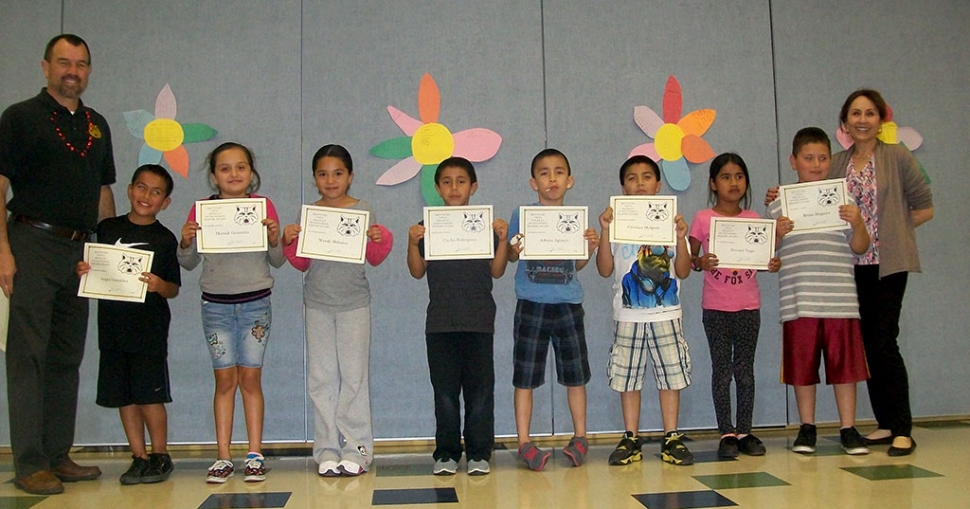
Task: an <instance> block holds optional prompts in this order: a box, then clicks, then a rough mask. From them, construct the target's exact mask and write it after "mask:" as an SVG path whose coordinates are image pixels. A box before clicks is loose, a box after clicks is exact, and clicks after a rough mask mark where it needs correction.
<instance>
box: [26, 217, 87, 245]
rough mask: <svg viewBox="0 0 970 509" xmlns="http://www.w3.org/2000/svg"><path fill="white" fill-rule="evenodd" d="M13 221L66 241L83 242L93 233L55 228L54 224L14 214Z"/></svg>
mask: <svg viewBox="0 0 970 509" xmlns="http://www.w3.org/2000/svg"><path fill="white" fill-rule="evenodd" d="M13 220H14V221H17V222H20V223H26V224H29V225H30V226H33V227H34V228H37V229H39V230H44V231H45V232H50V233H53V234H54V235H57V236H58V237H63V238H65V239H71V240H77V241H82V240H87V238H88V237H90V236H91V232H84V231H80V230H72V229H70V228H64V227H63V226H54V225H52V224H47V223H45V222H43V221H38V220H36V219H31V218H29V217H27V216H25V215H23V214H14V215H13Z"/></svg>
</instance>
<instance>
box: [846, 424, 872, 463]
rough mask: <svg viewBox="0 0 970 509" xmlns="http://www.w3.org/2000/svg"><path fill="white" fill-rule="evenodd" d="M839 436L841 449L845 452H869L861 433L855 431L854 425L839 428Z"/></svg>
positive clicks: (854, 454)
mask: <svg viewBox="0 0 970 509" xmlns="http://www.w3.org/2000/svg"><path fill="white" fill-rule="evenodd" d="M839 438H840V441H841V442H842V450H843V451H845V453H846V454H850V455H852V456H856V455H861V454H869V448H868V447H866V442H865V440H864V439H863V438H862V435H860V434H859V432H858V431H856V429H855V427H854V426H849V427H848V428H842V429H840V430H839Z"/></svg>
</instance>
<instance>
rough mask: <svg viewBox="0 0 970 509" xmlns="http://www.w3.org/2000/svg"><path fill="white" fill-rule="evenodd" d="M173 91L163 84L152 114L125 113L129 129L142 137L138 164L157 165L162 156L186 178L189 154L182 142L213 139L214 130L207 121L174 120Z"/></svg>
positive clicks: (139, 111) (139, 137)
mask: <svg viewBox="0 0 970 509" xmlns="http://www.w3.org/2000/svg"><path fill="white" fill-rule="evenodd" d="M176 109H177V107H176V103H175V94H173V93H172V88H171V87H169V86H168V83H166V84H165V87H163V88H162V90H161V91H160V92H159V93H158V97H156V98H155V114H154V115H152V114H151V113H149V112H147V111H145V110H134V111H126V112H125V123H126V124H128V131H129V132H131V134H132V135H133V136H134V137H135V138H138V139H139V140H144V141H145V144H144V145H142V146H141V151H139V153H138V165H139V166H141V165H143V164H159V163H160V162H161V161H162V157H164V158H165V162H167V163H168V165H169V167H171V168H172V170H174V171H175V172H176V173H178V174H179V175H181V176H183V177H185V178H189V153H188V152H186V150H185V147H184V146H183V145H184V144H185V143H195V142H199V141H206V140H209V139H212V137H214V136H215V135H216V130H215V129H213V128H211V127H209V126H208V125H206V124H182V123H179V122H177V121H176V120H175V112H176Z"/></svg>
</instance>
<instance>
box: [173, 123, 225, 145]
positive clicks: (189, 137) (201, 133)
mask: <svg viewBox="0 0 970 509" xmlns="http://www.w3.org/2000/svg"><path fill="white" fill-rule="evenodd" d="M182 131H184V132H185V139H183V140H182V143H196V142H199V141H206V140H211V139H212V138H214V137H215V135H216V134H218V131H216V130H215V129H213V128H211V127H209V126H208V125H206V124H182Z"/></svg>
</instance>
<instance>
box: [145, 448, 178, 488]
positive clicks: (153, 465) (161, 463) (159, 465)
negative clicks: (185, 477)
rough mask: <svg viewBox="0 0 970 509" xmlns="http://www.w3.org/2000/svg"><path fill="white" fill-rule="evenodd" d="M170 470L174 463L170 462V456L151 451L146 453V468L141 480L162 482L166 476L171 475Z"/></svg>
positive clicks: (148, 482) (149, 482)
mask: <svg viewBox="0 0 970 509" xmlns="http://www.w3.org/2000/svg"><path fill="white" fill-rule="evenodd" d="M172 470H175V465H174V464H172V457H171V456H169V455H168V454H162V453H151V454H149V455H148V469H147V470H145V475H144V476H142V479H141V482H142V483H144V484H151V483H156V482H162V481H164V480H166V479H168V476H170V475H172Z"/></svg>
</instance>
